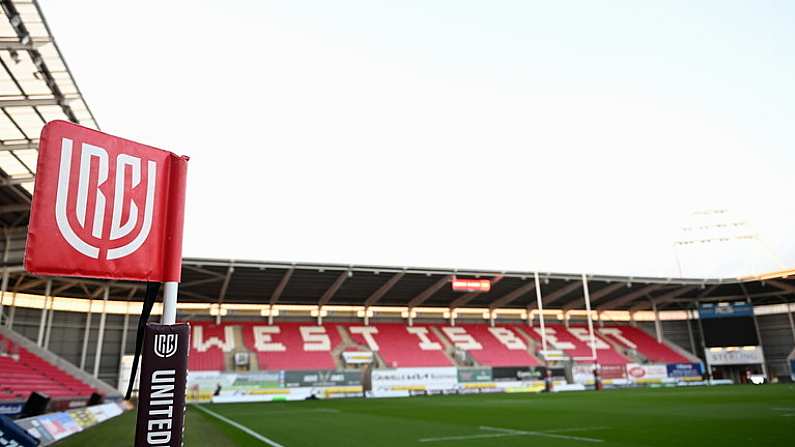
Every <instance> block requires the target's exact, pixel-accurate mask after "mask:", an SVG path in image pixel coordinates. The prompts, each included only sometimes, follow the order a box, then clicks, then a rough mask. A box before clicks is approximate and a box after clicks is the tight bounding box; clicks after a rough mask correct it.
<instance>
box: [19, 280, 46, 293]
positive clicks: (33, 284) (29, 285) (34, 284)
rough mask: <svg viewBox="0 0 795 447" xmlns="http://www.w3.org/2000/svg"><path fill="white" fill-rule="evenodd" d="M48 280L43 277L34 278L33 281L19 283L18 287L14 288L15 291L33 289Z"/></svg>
mask: <svg viewBox="0 0 795 447" xmlns="http://www.w3.org/2000/svg"><path fill="white" fill-rule="evenodd" d="M46 282H47V280H46V279H41V278H39V279H34V280H33V281H29V282H26V283H25V284H21V285H19V286H18V287H16V288H15V289H14V292H22V291H24V290H29V289H32V288H34V287H38V286H40V285H42V284H45V283H46Z"/></svg>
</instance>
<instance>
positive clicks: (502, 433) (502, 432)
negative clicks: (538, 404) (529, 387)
mask: <svg viewBox="0 0 795 447" xmlns="http://www.w3.org/2000/svg"><path fill="white" fill-rule="evenodd" d="M479 428H480V429H481V430H485V431H493V432H497V433H481V434H475V435H458V436H441V437H436V438H421V439H418V441H419V442H441V441H466V440H469V439H484V438H504V437H507V436H540V437H545V438H557V439H566V440H569V441H582V442H604V439H597V438H585V437H581V436H566V435H559V434H556V433H562V432H573V431H586V430H604V429H606V428H608V427H583V428H564V429H558V430H545V431H524V430H513V429H510V428H497V427H486V426H481V427H479Z"/></svg>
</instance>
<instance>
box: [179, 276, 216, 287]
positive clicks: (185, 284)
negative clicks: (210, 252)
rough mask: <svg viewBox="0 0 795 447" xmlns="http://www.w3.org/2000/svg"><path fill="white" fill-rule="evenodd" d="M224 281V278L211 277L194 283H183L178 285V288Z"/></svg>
mask: <svg viewBox="0 0 795 447" xmlns="http://www.w3.org/2000/svg"><path fill="white" fill-rule="evenodd" d="M224 279H226V277H225V276H224V277H220V278H218V277H212V278H204V279H197V280H195V281H188V282H184V283H182V284H180V285H179V286H180V287H192V286H200V285H202V284H209V283H214V282H218V281H221V280H224Z"/></svg>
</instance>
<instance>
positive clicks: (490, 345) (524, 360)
mask: <svg viewBox="0 0 795 447" xmlns="http://www.w3.org/2000/svg"><path fill="white" fill-rule="evenodd" d="M455 328H458V329H450V327H444V326H443V327H440V328H439V329H440V330H441V331H442V332H443V333H445V334H448V332H449V333H450V334H449V335H448V336H447V338H448V339H450V342H451V344H453V345H456V346H457V347H459V348H461V349H464V350H465V351H467V352H468V353H469V354H470V355H471V356H472V358H473V359H475V361H476V362H478V363H479V364H481V365H484V366H538V365H540V364H541V362H540V361H539V360H538V359H537V358H535V357H534V356H533V355H531V354H530V352H529V351H528V347H527V343H526V341H525V340H523V339H522V337H521V336H520V335H519V334H518V333H517V332H516V331H515V330H513V329H511V328H510V327H509V326H502V325H500V326H496V327H490V326H488V325H486V324H462V325H459V326H455ZM462 331H463V332H462ZM467 335H469V336H471V337H472V340H474V341H475V343H474V344H473V343H471V342H470V343H468V342H467V338H466V336H467ZM455 339H458V340H461V341H462V342H461V343H456V342H455ZM467 348H469V349H467Z"/></svg>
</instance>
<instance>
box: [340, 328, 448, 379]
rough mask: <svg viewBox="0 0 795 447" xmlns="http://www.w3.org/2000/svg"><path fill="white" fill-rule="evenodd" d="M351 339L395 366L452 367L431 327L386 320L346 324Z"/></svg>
mask: <svg viewBox="0 0 795 447" xmlns="http://www.w3.org/2000/svg"><path fill="white" fill-rule="evenodd" d="M345 327H346V329H347V330H348V332H349V333H350V334H351V338H352V339H353V340H354V341H356V342H357V343H360V344H362V345H364V346H367V347H369V348H370V350H372V351H373V352H377V353H378V355H379V356H380V357H381V359H382V360H383V361H384V364H385V365H386V366H387V367H391V368H398V367H401V368H406V367H426V366H451V365H453V361H452V360H451V359H450V358H449V357H448V356H447V354H446V352H445V349H444V344H443V343H442V340H440V339H439V337H438V336H437V335H436V334H435V333H434V331H433V328H432V327H431V326H426V325H414V326H411V327H409V326H406V325H404V324H398V323H383V324H374V325H370V326H361V325H355V324H354V325H346V326H345Z"/></svg>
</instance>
